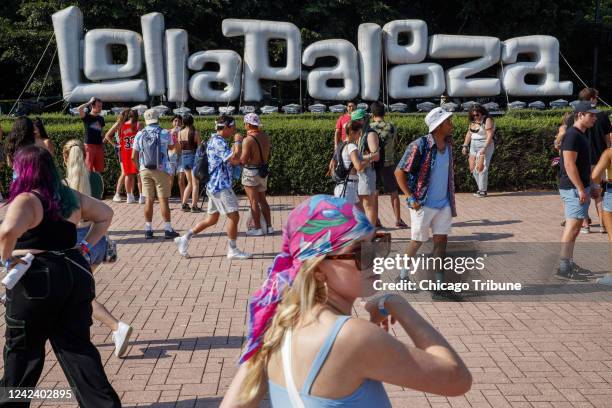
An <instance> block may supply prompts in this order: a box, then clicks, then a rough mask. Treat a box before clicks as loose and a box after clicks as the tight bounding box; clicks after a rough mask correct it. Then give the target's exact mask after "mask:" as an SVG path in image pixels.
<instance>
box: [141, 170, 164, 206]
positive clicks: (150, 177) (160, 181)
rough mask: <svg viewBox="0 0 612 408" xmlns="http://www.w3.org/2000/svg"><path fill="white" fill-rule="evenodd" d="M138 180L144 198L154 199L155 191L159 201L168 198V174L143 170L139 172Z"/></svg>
mask: <svg viewBox="0 0 612 408" xmlns="http://www.w3.org/2000/svg"><path fill="white" fill-rule="evenodd" d="M140 179H141V180H142V190H143V192H144V195H145V197H151V198H153V197H155V192H156V191H157V198H159V199H161V198H168V197H170V180H171V177H170V175H169V174H168V173H166V172H163V171H161V170H151V169H143V170H140Z"/></svg>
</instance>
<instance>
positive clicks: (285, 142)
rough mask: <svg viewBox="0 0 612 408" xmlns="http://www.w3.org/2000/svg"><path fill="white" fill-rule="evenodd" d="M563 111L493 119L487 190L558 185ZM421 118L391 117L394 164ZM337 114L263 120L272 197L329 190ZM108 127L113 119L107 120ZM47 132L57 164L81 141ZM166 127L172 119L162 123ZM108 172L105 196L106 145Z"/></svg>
mask: <svg viewBox="0 0 612 408" xmlns="http://www.w3.org/2000/svg"><path fill="white" fill-rule="evenodd" d="M563 112H564V111H561V110H556V111H545V112H534V111H514V112H511V113H509V114H507V115H505V116H500V117H498V118H496V126H497V132H498V134H499V135H500V137H501V139H502V142H501V143H500V144H499V145H497V146H495V153H494V155H493V159H492V165H491V172H490V176H489V185H490V190H506V191H509V190H524V189H550V188H553V187H554V186H555V185H556V176H555V173H554V169H553V168H552V167H551V166H550V162H551V159H552V158H553V157H554V156H556V155H557V153H556V152H555V151H554V150H553V148H552V141H553V139H554V136H555V135H556V133H557V128H558V126H559V124H560V122H561V116H562V115H563ZM423 117H424V115H423V114H404V115H394V114H391V115H389V117H388V119H389V120H391V121H393V122H394V123H395V124H396V126H397V128H398V135H399V137H398V142H397V151H396V161H397V160H399V159H400V157H401V155H402V153H403V151H404V149H405V148H406V146H407V145H408V143H409V142H410V141H412V140H414V139H415V138H417V137H419V136H422V135H424V134H425V133H426V127H425V123H424V121H423ZM336 118H337V115H335V114H323V115H312V114H304V115H281V114H279V115H270V116H262V122H263V125H264V130H265V131H266V132H268V134H269V135H270V136H271V138H272V144H273V151H272V157H271V160H270V169H271V176H270V180H269V191H270V193H271V194H314V193H320V192H331V191H332V188H333V185H332V183H331V180H330V178H329V177H327V176H326V173H327V167H328V163H329V159H330V158H331V155H332V150H333V134H334V125H335V120H336ZM106 119H107V127H106V129H108V128H109V127H110V125H111V124H112V121H113V120H114V117H112V116H107V117H106ZM43 120H44V122H45V125H46V127H47V132H48V133H49V135H51V137H52V138H53V141H54V143H55V145H56V150H57V151H56V158H57V159H58V164H60V167H61V168H63V163H61V147H62V146H63V144H64V143H65V142H66V141H67V140H68V139H71V138H82V137H83V126H82V124H81V121H80V120H79V118H77V117H73V116H66V115H60V114H49V115H44V116H43ZM0 124H1V125H2V128H3V129H4V130H5V137H6V133H8V130H9V129H10V126H11V119H10V118H6V117H4V118H1V119H0ZM454 124H455V131H454V143H455V151H454V154H455V164H456V171H455V177H456V180H455V182H456V186H457V190H458V191H473V190H475V189H476V185H475V182H474V180H473V179H472V177H471V176H470V174H469V170H468V165H467V158H465V157H463V156H461V152H460V148H459V146H460V145H461V144H463V139H464V136H465V131H466V129H467V118H466V116H465V114H457V115H456V116H455V118H454ZM162 125H163V126H164V127H169V126H170V119H169V118H164V119H163V120H162ZM196 126H197V127H198V129H200V131H201V133H202V135H203V136H204V137H206V138H207V137H208V134H209V133H210V132H211V129H212V128H213V118H212V117H196ZM106 153H107V155H106V164H107V171H106V172H105V173H104V181H105V185H106V191H107V193H110V192H112V191H113V189H114V186H115V183H116V180H117V177H118V174H119V165H118V161H117V156H116V155H115V154H114V151H113V148H112V147H111V146H109V145H107V146H106ZM10 176H11V175H10V169H8V168H7V167H6V166H3V169H2V170H1V171H0V177H1V181H2V185H3V187H4V189H5V190H4V191H6V187H7V185H8V183H9V181H10Z"/></svg>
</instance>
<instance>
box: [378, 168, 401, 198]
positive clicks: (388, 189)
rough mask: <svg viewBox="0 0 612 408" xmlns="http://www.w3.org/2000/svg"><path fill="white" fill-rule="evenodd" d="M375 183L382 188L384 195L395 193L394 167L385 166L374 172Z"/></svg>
mask: <svg viewBox="0 0 612 408" xmlns="http://www.w3.org/2000/svg"><path fill="white" fill-rule="evenodd" d="M376 183H377V184H378V186H382V187H383V191H384V192H385V194H392V193H397V180H396V179H395V166H394V165H393V166H386V167H383V168H382V169H380V170H377V171H376Z"/></svg>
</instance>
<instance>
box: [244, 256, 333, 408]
mask: <svg viewBox="0 0 612 408" xmlns="http://www.w3.org/2000/svg"><path fill="white" fill-rule="evenodd" d="M324 258H325V257H324V256H319V257H316V258H312V259H309V260H307V261H305V262H304V264H303V265H302V267H301V268H300V270H299V271H298V273H297V275H296V277H295V280H294V282H293V285H292V286H291V287H290V288H289V289H287V290H286V291H285V293H284V295H283V300H282V301H281V302H280V303H279V304H278V307H277V309H276V312H275V313H274V317H273V318H272V322H271V323H270V327H269V328H268V329H267V330H266V333H265V334H264V339H263V344H262V346H261V348H260V349H259V351H257V352H256V353H255V354H254V355H253V356H252V357H251V358H250V359H249V360H248V361H247V362H246V363H244V364H247V368H248V369H247V376H246V377H245V379H244V382H243V383H242V387H241V388H242V391H241V392H240V395H239V399H240V401H241V403H243V404H248V403H249V402H251V401H253V399H255V398H256V397H257V396H258V395H259V394H260V393H262V392H263V387H264V381H265V378H266V368H267V366H268V361H269V360H270V356H271V355H272V354H273V353H274V352H275V351H276V350H278V349H279V348H280V346H281V342H282V340H283V336H284V335H285V331H286V330H287V329H288V328H292V327H295V326H296V325H297V323H298V321H300V320H301V319H305V318H307V317H308V316H310V313H309V312H310V311H311V310H312V309H313V308H314V307H315V306H316V305H317V304H319V303H324V302H325V301H326V296H327V294H326V291H325V288H324V286H323V284H321V283H319V282H318V281H317V280H316V279H315V277H314V272H315V271H316V269H317V265H318V264H319V262H321V261H322V260H323V259H324ZM300 323H304V321H300Z"/></svg>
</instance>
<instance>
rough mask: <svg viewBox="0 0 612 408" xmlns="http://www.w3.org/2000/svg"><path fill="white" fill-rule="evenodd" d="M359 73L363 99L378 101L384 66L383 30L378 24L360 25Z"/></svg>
mask: <svg viewBox="0 0 612 408" xmlns="http://www.w3.org/2000/svg"><path fill="white" fill-rule="evenodd" d="M357 46H358V47H359V72H360V74H361V99H365V100H368V101H375V100H378V94H379V93H380V73H381V65H382V61H381V58H382V30H381V29H380V26H379V25H378V24H374V23H366V24H359V30H358V31H357Z"/></svg>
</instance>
